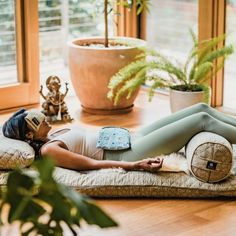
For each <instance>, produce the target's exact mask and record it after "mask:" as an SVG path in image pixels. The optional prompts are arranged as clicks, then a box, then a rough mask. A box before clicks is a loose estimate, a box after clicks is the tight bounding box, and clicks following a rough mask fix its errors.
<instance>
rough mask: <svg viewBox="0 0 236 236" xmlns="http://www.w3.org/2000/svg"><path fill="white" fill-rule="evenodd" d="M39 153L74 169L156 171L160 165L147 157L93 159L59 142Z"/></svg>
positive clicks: (160, 162) (155, 159) (45, 147)
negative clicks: (72, 150) (139, 159)
mask: <svg viewBox="0 0 236 236" xmlns="http://www.w3.org/2000/svg"><path fill="white" fill-rule="evenodd" d="M41 155H43V156H50V157H52V158H53V159H54V160H55V162H56V165H57V166H61V167H64V168H69V169H75V170H97V169H106V168H123V169H125V170H146V171H150V172H155V171H158V170H159V169H160V168H161V166H162V160H160V159H159V158H149V159H144V160H141V161H137V162H123V161H109V160H102V161H99V160H95V159H92V158H89V157H86V156H83V155H79V154H77V153H73V152H70V151H68V150H67V149H65V148H64V147H61V145H60V142H52V143H49V144H46V145H44V146H43V147H42V149H41Z"/></svg>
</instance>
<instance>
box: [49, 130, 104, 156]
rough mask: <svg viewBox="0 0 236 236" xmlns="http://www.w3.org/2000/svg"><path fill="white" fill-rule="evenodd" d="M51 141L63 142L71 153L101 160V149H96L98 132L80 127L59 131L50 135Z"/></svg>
mask: <svg viewBox="0 0 236 236" xmlns="http://www.w3.org/2000/svg"><path fill="white" fill-rule="evenodd" d="M50 137H51V140H50V141H49V142H47V143H50V142H54V141H61V142H63V143H64V144H65V145H66V147H67V149H68V150H69V151H71V152H74V153H77V154H80V155H83V156H87V157H90V158H93V159H96V160H102V159H103V149H100V148H97V147H96V143H97V139H98V132H94V131H90V130H89V131H88V130H85V129H83V128H80V127H77V126H75V127H71V128H66V129H60V130H58V131H55V132H53V133H52V134H50Z"/></svg>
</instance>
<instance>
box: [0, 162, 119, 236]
mask: <svg viewBox="0 0 236 236" xmlns="http://www.w3.org/2000/svg"><path fill="white" fill-rule="evenodd" d="M33 168H34V169H35V170H26V169H17V170H14V171H12V172H10V174H9V176H8V180H7V185H6V188H5V191H3V192H2V199H1V201H2V202H1V206H0V216H1V224H3V223H2V222H3V219H2V216H3V209H6V208H5V206H6V205H9V206H10V209H9V212H8V215H7V221H8V223H10V224H11V223H13V222H15V221H18V222H20V227H21V233H22V235H23V236H24V235H29V234H30V233H31V232H34V233H35V234H36V235H44V236H46V235H54V236H55V235H57V236H60V235H62V226H61V225H62V222H63V223H64V224H66V225H67V226H68V227H69V229H70V230H71V232H72V233H73V235H77V234H76V232H75V229H76V227H80V223H81V221H82V220H84V221H85V222H87V223H88V224H94V225H98V226H100V227H102V228H103V227H112V226H117V223H116V222H115V221H114V220H113V219H112V218H110V217H109V216H108V215H107V214H106V213H105V212H103V211H102V210H101V209H100V208H99V207H98V206H96V205H95V204H94V203H93V202H92V201H91V199H89V198H88V197H85V196H82V195H80V194H78V193H77V192H75V191H73V190H72V189H70V188H68V187H66V186H64V185H62V184H59V183H57V182H56V181H55V180H54V179H53V177H52V174H53V171H54V164H53V161H52V160H51V159H49V158H43V159H42V160H39V161H36V162H35V163H34V164H33ZM42 216H43V217H42ZM26 223H27V224H28V225H30V227H28V228H27V230H26V231H24V230H23V227H24V226H25V224H26Z"/></svg>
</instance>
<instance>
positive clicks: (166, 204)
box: [0, 91, 236, 236]
mask: <svg viewBox="0 0 236 236" xmlns="http://www.w3.org/2000/svg"><path fill="white" fill-rule="evenodd" d="M67 102H68V106H69V110H70V112H71V115H72V116H73V118H74V119H75V120H74V122H73V125H82V126H86V127H87V128H89V129H90V128H91V129H97V128H99V127H100V126H106V125H120V126H124V127H127V128H129V129H131V130H135V129H137V128H139V127H141V126H143V125H145V124H148V123H150V122H152V121H154V120H156V119H160V118H162V117H164V116H166V115H168V114H170V110H169V101H168V97H167V96H164V95H157V96H155V98H154V100H153V101H152V103H148V102H147V96H146V93H145V92H143V91H141V93H140V95H139V97H138V99H137V101H136V104H135V108H134V110H133V111H132V112H131V113H129V114H126V115H119V116H118V115H116V116H94V115H89V114H86V113H84V112H82V111H81V108H80V105H79V102H78V100H77V99H76V98H68V99H67ZM9 115H10V113H5V114H1V115H0V124H1V123H2V122H3V121H4V120H5V119H7V118H8V117H9ZM57 127H58V126H55V127H54V128H57ZM95 201H96V202H97V204H98V205H99V206H101V207H102V208H103V209H104V210H105V211H106V212H108V213H110V215H111V216H112V217H113V218H114V219H115V220H116V221H117V222H118V223H119V227H118V228H114V229H105V230H101V229H99V228H97V227H91V226H89V227H88V228H87V227H85V228H84V229H83V230H82V231H81V232H80V235H81V236H88V235H91V236H99V235H101V236H139V235H140V236H149V235H150V236H152V235H178V236H180V235H181V236H189V235H190V236H192V235H199V236H200V235H207V236H210V235H214V236H217V235H219V236H222V235H224V236H226V235H232V236H233V235H236V202H235V201H234V200H233V199H232V200H231V199H211V200H207V199H205V200H199V199H195V200H189V199H103V200H101V199H99V200H95ZM65 235H70V234H69V232H65ZM9 236H11V235H9ZM14 236H15V235H14Z"/></svg>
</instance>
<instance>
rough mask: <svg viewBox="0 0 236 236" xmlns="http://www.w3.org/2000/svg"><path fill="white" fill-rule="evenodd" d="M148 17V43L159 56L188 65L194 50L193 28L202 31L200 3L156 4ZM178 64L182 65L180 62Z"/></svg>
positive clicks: (158, 0) (187, 0)
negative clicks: (190, 54)
mask: <svg viewBox="0 0 236 236" xmlns="http://www.w3.org/2000/svg"><path fill="white" fill-rule="evenodd" d="M151 3H152V7H151V8H150V13H148V14H147V23H146V29H147V32H146V39H147V42H148V44H150V45H151V46H153V47H155V48H156V49H157V50H158V51H159V52H161V53H162V54H164V55H166V56H168V57H170V58H171V57H174V58H178V61H179V62H180V63H181V62H183V61H185V59H186V57H187V53H188V52H189V50H190V49H191V47H192V46H193V45H192V39H191V36H190V33H189V29H190V28H191V29H192V30H193V31H194V32H195V34H197V31H198V0H165V1H163V0H152V1H151ZM176 63H178V62H176Z"/></svg>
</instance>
